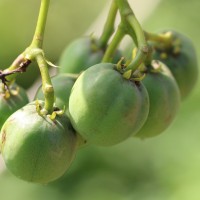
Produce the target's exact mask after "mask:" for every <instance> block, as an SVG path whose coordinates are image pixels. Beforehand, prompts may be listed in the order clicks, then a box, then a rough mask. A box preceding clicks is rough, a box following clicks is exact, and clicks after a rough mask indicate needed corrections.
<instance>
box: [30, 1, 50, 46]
mask: <svg viewBox="0 0 200 200" xmlns="http://www.w3.org/2000/svg"><path fill="white" fill-rule="evenodd" d="M49 4H50V0H41V5H40V11H39V16H38V20H37V25H36V30H35V34H34V37H33V41H32V43H31V46H32V47H37V48H42V45H43V38H44V31H45V25H46V21H47V14H48V9H49Z"/></svg>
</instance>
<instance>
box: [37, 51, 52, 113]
mask: <svg viewBox="0 0 200 200" xmlns="http://www.w3.org/2000/svg"><path fill="white" fill-rule="evenodd" d="M36 61H37V63H38V66H39V69H40V73H41V77H42V91H43V94H44V98H45V105H44V109H45V110H46V111H47V112H48V113H49V114H51V113H52V112H53V104H54V99H55V98H54V89H53V86H52V83H51V78H50V75H49V71H48V66H47V63H46V60H45V59H44V56H43V55H42V54H38V55H37V56H36Z"/></svg>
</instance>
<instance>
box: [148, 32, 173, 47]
mask: <svg viewBox="0 0 200 200" xmlns="http://www.w3.org/2000/svg"><path fill="white" fill-rule="evenodd" d="M144 34H145V38H146V40H147V41H152V42H156V43H161V44H162V46H163V47H165V48H170V47H171V46H172V45H173V37H172V34H171V33H170V32H166V33H160V34H156V33H150V32H147V31H144Z"/></svg>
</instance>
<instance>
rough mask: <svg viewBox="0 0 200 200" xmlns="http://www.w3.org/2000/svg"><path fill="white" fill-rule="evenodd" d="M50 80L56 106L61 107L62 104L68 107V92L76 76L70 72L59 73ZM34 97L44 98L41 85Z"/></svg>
mask: <svg viewBox="0 0 200 200" xmlns="http://www.w3.org/2000/svg"><path fill="white" fill-rule="evenodd" d="M51 81H52V84H53V87H54V92H55V96H56V102H55V103H56V106H57V107H59V108H63V107H64V106H65V107H66V108H68V104H69V96H70V92H71V89H72V87H73V85H74V82H75V81H76V77H75V76H73V75H70V74H59V75H57V76H54V77H53V78H52V79H51ZM35 99H39V100H44V95H43V92H42V86H40V87H39V88H38V91H37V92H36V95H35Z"/></svg>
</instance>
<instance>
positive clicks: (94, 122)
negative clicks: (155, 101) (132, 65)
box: [69, 63, 149, 146]
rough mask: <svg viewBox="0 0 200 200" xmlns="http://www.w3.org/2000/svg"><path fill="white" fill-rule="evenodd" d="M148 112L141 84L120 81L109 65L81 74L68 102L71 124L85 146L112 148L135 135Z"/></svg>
mask: <svg viewBox="0 0 200 200" xmlns="http://www.w3.org/2000/svg"><path fill="white" fill-rule="evenodd" d="M148 111H149V98H148V94H147V91H146V89H145V87H144V86H143V84H141V83H135V82H133V81H130V80H127V79H124V78H123V77H122V75H121V74H120V73H119V72H118V71H117V70H115V65H114V64H111V63H101V64H97V65H94V66H92V67H91V68H89V69H87V70H86V71H85V72H83V73H82V74H81V75H80V76H79V78H78V79H77V81H76V82H75V84H74V86H73V88H72V92H71V95H70V99H69V113H70V119H71V122H72V125H73V126H74V128H75V129H76V130H77V131H78V132H79V133H80V135H82V137H83V138H85V139H86V140H87V141H88V143H91V144H97V145H102V146H108V145H114V144H117V143H120V142H122V141H124V140H125V139H127V138H128V137H129V136H130V135H132V134H133V133H136V132H137V131H138V130H139V129H140V128H141V126H142V125H143V124H144V122H145V120H146V117H147V115H148Z"/></svg>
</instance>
